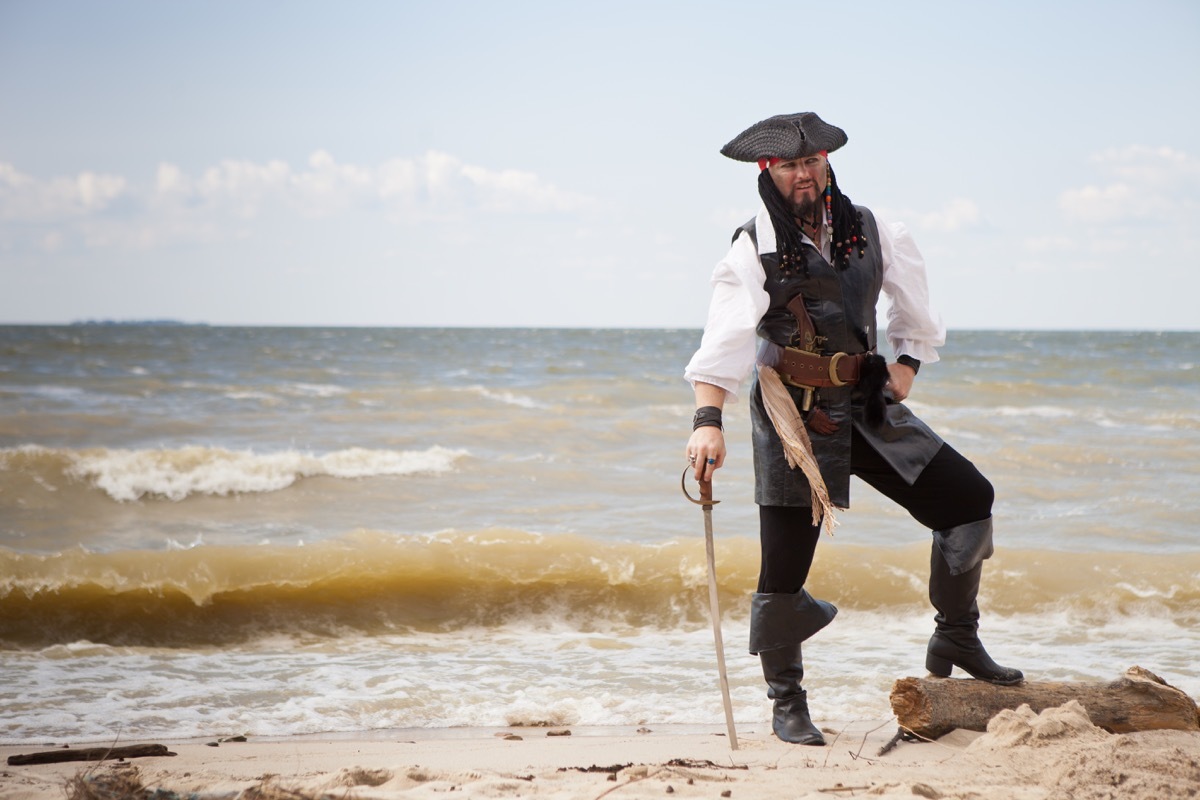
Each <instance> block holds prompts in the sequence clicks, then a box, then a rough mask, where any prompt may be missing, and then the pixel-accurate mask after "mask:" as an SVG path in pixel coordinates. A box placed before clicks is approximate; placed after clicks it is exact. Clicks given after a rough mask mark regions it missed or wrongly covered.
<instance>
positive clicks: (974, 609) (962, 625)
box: [925, 518, 1025, 686]
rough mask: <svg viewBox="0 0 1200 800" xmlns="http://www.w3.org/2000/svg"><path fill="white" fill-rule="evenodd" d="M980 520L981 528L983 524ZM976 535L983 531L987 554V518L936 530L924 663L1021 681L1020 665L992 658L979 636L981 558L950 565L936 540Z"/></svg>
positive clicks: (945, 671)
mask: <svg viewBox="0 0 1200 800" xmlns="http://www.w3.org/2000/svg"><path fill="white" fill-rule="evenodd" d="M985 525H986V531H984V529H983V528H984V526H985ZM980 535H986V536H987V542H988V546H987V551H988V555H990V554H991V552H990V551H991V519H990V518H989V519H986V520H982V521H980V522H973V523H969V524H968V525H960V526H958V527H957V528H953V529H951V530H948V531H939V532H937V534H935V541H934V545H933V554H932V556H931V558H930V564H929V600H930V602H932V603H933V607H934V608H935V609H937V614H936V615H935V616H934V618H933V619H934V622H935V623H937V629H936V630H935V631H934V633H933V636H932V637H931V638H930V639H929V647H928V649H927V651H926V653H925V668H926V669H928V670H929V671H930V672H931V673H932V674H934V675H937V676H939V677H942V678H948V677H950V672H951V671H952V669H953V667H958V668H959V669H961V670H963V671H964V672H966V673H968V674H969V675H970V676H971V677H972V678H977V679H979V680H981V681H987V682H988V683H995V684H998V685H1000V686H1012V685H1013V684H1016V683H1020V682H1021V681H1023V680H1024V679H1025V676H1024V675H1023V674H1022V673H1021V671H1020V670H1019V669H1013V668H1012V667H1002V666H1000V665H999V664H997V663H996V662H995V661H993V660H992V657H991V656H989V655H988V653H987V650H985V649H984V648H983V643H982V642H981V641H979V634H978V631H979V605H978V604H977V603H976V597H978V595H979V580H980V578H981V577H982V575H983V562H982V560H977V561H976V562H975V564H974V566H971V567H969V568H966V569H961V568H962V567H964V566H966V565H965V564H961V563H960V564H959V566H960V570H953V571H952V567H951V565H950V563H949V562H948V561H947V559H946V557H945V555H943V553H942V547H941V546H940V542H941V541H943V540H942V539H941V538H940V537H952V538H956V539H962V538H969V537H971V536H980ZM960 549H961V548H960ZM956 572H957V574H955V573H956Z"/></svg>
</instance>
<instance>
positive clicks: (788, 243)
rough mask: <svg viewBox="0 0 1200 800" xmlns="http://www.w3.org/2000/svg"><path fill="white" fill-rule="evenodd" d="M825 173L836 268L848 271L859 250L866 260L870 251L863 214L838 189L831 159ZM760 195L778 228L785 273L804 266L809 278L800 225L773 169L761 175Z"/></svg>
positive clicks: (826, 204) (777, 234)
mask: <svg viewBox="0 0 1200 800" xmlns="http://www.w3.org/2000/svg"><path fill="white" fill-rule="evenodd" d="M825 170H826V181H825V193H824V196H825V214H826V216H827V217H828V221H829V223H831V224H832V227H833V231H832V237H831V239H832V241H831V243H830V250H831V252H832V253H833V264H834V266H835V267H837V268H838V269H846V268H847V267H848V266H850V256H851V255H853V253H854V251H855V250H858V255H859V257H862V255H863V253H864V252H865V250H866V246H867V237H866V236H865V235H864V234H863V229H862V214H860V213H859V212H858V210H857V209H856V208H855V207H854V204H853V203H852V202H850V198H849V197H847V196H846V195H844V194H842V190H841V189H840V188H838V185H837V178H836V177H835V176H834V174H833V167H831V166H829V162H828V160H827V161H826V162H825ZM758 195H759V197H761V198H762V201H763V205H765V206H766V207H767V213H768V214H769V215H770V217H771V223H772V225H773V226H774V227H775V240H776V243H777V245H778V252H779V266H780V269H781V270H783V272H784V274H788V273H790V272H791V271H792V270H793V269H795V268H796V267H800V268H802V269H803V270H804V276H805V277H806V278H807V277H808V261H807V259H806V257H805V254H804V245H803V239H802V238H801V236H802V234H801V233H800V226H799V225H797V224H796V216H795V211H794V209H793V208H792V207H791V206H790V205H789V204H788V202H787V200H785V199H784V197H783V195H782V194H780V193H779V189H778V188H776V186H775V181H774V179H773V178H772V177H771V175H770V170H767V169H764V170H762V171H761V172H759V173H758Z"/></svg>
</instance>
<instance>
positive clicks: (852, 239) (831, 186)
mask: <svg viewBox="0 0 1200 800" xmlns="http://www.w3.org/2000/svg"><path fill="white" fill-rule="evenodd" d="M825 174H826V180H825V210H826V213H827V214H828V216H829V221H830V223H831V224H832V226H833V243H832V244H831V245H830V250H831V251H832V253H833V263H834V265H835V266H837V268H838V269H845V268H846V267H848V266H850V256H851V255H853V254H854V251H855V250H857V251H858V257H859V258H862V256H863V254H864V253H865V252H866V248H867V237H866V235H865V234H864V233H863V224H862V213H861V212H859V210H858V209H856V208H855V207H854V203H852V202H850V198H849V197H847V196H846V195H844V194H842V190H841V189H840V188H838V185H837V177H836V176H834V174H833V167H831V166H830V165H829V161H828V160H826V162H825Z"/></svg>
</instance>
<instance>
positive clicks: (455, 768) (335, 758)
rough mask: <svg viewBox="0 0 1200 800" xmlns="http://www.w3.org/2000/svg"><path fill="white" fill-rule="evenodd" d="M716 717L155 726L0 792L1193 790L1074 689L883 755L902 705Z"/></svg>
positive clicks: (409, 794)
mask: <svg viewBox="0 0 1200 800" xmlns="http://www.w3.org/2000/svg"><path fill="white" fill-rule="evenodd" d="M566 730H570V735H564V731H566ZM723 731H724V728H723V727H722V728H720V729H719V730H718V729H716V728H713V729H707V728H688V729H672V728H670V727H663V728H660V729H658V730H655V729H653V728H652V727H651V728H648V729H639V730H637V731H635V730H629V729H612V728H608V729H586V730H583V729H580V730H571V729H550V730H547V729H544V728H543V729H536V728H535V729H529V728H524V729H517V728H506V729H482V728H480V729H457V730H440V731H430V730H421V731H389V732H371V733H369V734H361V735H337V736H325V737H319V736H304V737H287V738H278V739H256V738H253V737H252V738H250V739H249V740H248V741H244V742H241V741H219V740H217V739H213V740H207V741H198V740H191V741H176V742H171V741H165V740H157V741H159V742H161V743H163V744H167V745H168V746H169V747H170V749H171V750H172V751H173V752H175V753H176V754H177V755H175V756H173V757H151V758H137V759H130V760H129V761H126V762H111V761H110V762H103V763H102V764H101V765H95V764H79V763H64V764H48V765H37V766H6V767H3V768H0V797H4V798H13V799H14V800H23V799H24V798H56V799H57V800H61V798H63V797H65V796H67V791H66V790H67V786H68V783H69V782H71V781H72V779H77V778H79V777H87V778H88V779H89V780H91V781H92V788H94V789H99V788H103V786H104V785H105V782H108V783H109V784H112V783H123V784H124V785H125V786H126V787H127V788H128V787H135V788H136V787H137V786H139V785H140V786H144V787H145V788H146V789H148V790H151V791H153V790H156V789H161V790H166V791H167V792H171V793H175V794H177V795H179V796H181V797H187V796H189V795H190V796H197V795H198V796H200V797H204V798H207V797H212V798H217V797H225V798H234V797H242V798H247V800H250V798H289V797H298V796H305V797H320V796H328V797H335V798H364V799H365V798H432V797H438V798H447V797H450V798H455V797H457V798H515V797H521V798H563V799H564V800H565V799H567V798H570V799H571V800H574V799H575V798H580V799H583V798H587V799H588V800H591V799H592V798H596V799H597V800H598V798H601V797H605V798H613V800H632V799H633V798H663V797H667V796H670V797H672V798H722V797H728V798H734V799H735V800H737V799H741V800H757V799H758V798H801V799H803V800H815V799H816V798H822V800H827V799H828V798H842V797H876V798H912V797H914V796H915V797H926V798H1004V799H1005V800H1043V799H1048V798H1070V800H1102V799H1103V798H1123V799H1124V798H1154V799H1155V800H1162V799H1163V798H1193V797H1195V798H1200V733H1198V732H1184V731H1144V732H1139V733H1131V734H1119V735H1116V734H1109V733H1107V732H1105V731H1103V730H1101V729H1100V728H1097V727H1095V726H1094V725H1092V724H1091V722H1090V721H1089V720H1088V718H1087V715H1086V713H1085V712H1084V711H1083V709H1082V708H1081V707H1079V706H1078V704H1075V703H1068V704H1067V705H1064V706H1061V707H1059V708H1054V709H1048V710H1046V711H1044V712H1042V713H1041V714H1040V715H1039V714H1034V713H1033V712H1032V711H1030V710H1029V709H1028V707H1023V708H1022V709H1018V710H1017V711H1006V712H1002V713H1001V714H999V715H998V716H997V717H996V718H994V719H993V720H992V722H991V724H990V725H989V729H988V732H986V733H975V732H969V731H954V732H952V733H950V734H948V735H946V736H944V737H942V738H941V739H939V740H938V741H936V742H932V743H926V742H900V743H899V744H897V745H896V747H895V748H894V749H892V750H891V751H890V752H888V753H886V754H884V755H882V756H881V755H879V751H880V748H882V747H883V746H884V745H885V744H887V743H888V741H889V740H890V739H891V738H892V736H893V734H894V733H895V732H896V723H895V721H894V720H871V721H864V720H860V721H854V722H850V723H847V724H845V725H840V726H827V727H826V732H827V733H826V736H827V739H828V740H829V742H830V744H829V745H828V746H826V747H823V748H814V747H803V746H794V745H788V744H785V743H783V742H780V741H779V740H778V739H776V738H775V737H774V736H773V735H772V734H771V731H770V727H769V725H768V724H766V723H764V724H763V725H759V726H753V727H750V726H742V727H741V728H739V730H738V739H739V744H740V748H739V749H738V750H737V751H736V752H734V751H732V750H731V749H730V747H729V742H728V739H727V737H726V736H725V735H724V733H723ZM209 742H216V743H217V745H218V746H216V747H213V746H211V745H210V743H209ZM142 743H145V742H121V744H123V745H128V744H142ZM58 746H59V747H61V743H60V744H59V745H58ZM80 746H94V743H88V744H86V745H82V744H81V745H80ZM46 749H53V748H48V747H46V746H38V747H29V746H22V747H13V746H5V747H0V756H2V757H3V758H4V759H5V761H7V758H8V757H9V756H11V755H14V754H17V753H30V752H37V751H41V750H46ZM99 796H104V795H99ZM158 797H159V798H160V800H168V798H170V797H171V795H170V794H167V795H163V794H160V795H159V796H158Z"/></svg>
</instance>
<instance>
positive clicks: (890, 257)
mask: <svg viewBox="0 0 1200 800" xmlns="http://www.w3.org/2000/svg"><path fill="white" fill-rule="evenodd" d="M878 226H879V239H880V252H881V254H882V256H883V293H884V294H886V295H887V296H888V298H889V299H890V300H891V307H890V308H889V309H888V315H887V318H888V324H887V338H888V342H889V343H890V344H891V346H892V352H894V353H895V354H896V355H897V356H901V355H907V356H912V357H913V358H915V359H917V360H919V361H921V362H922V363H925V364H928V363H933V362H934V361H937V360H938V352H937V348H939V347H941V346H942V345H944V344H945V343H946V325H945V323H943V322H942V316H941V314H939V313H938V312H936V311H934V309H933V307H932V306H931V305H930V303H929V283H928V280H927V279H926V275H925V259H924V257H923V256H922V255H921V251H920V250H918V249H917V244H916V242H914V241H913V238H912V235H911V234H910V233H909V232H908V228H906V227H905V226H904V225H902V224H899V223H895V224H888V223H886V222H883V221H882V220H878Z"/></svg>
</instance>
